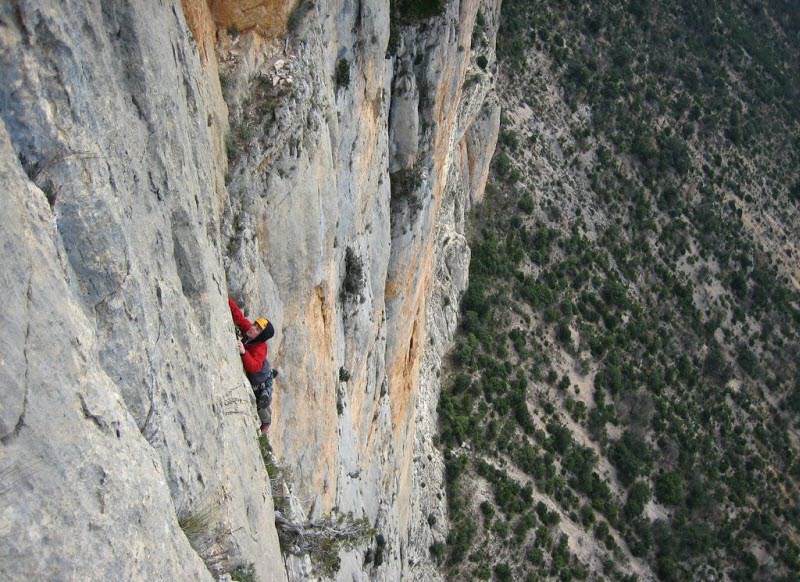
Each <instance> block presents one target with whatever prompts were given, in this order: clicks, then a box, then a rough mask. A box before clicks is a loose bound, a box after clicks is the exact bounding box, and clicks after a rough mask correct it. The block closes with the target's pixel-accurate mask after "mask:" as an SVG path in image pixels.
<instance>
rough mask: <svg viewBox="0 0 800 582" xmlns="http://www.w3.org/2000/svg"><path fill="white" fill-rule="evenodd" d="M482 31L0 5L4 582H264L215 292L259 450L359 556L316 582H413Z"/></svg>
mask: <svg viewBox="0 0 800 582" xmlns="http://www.w3.org/2000/svg"><path fill="white" fill-rule="evenodd" d="M497 7H498V2H496V1H495V0H483V1H478V0H466V1H464V2H449V3H446V4H445V5H444V6H443V7H442V11H441V13H440V14H437V15H435V16H432V17H429V18H426V19H424V20H417V21H410V20H407V19H405V18H400V17H399V15H398V12H396V11H395V12H394V14H393V13H392V7H391V6H390V5H389V3H386V2H383V3H378V2H372V1H369V2H367V1H364V2H360V3H356V4H350V3H344V2H324V1H323V2H316V3H314V4H310V3H309V4H300V5H299V6H296V5H295V3H293V2H233V1H231V2H224V1H214V2H208V3H205V2H201V1H192V0H185V1H184V2H183V3H182V5H181V3H178V2H177V1H175V2H169V1H168V2H164V3H163V5H150V3H134V2H116V3H115V2H93V3H66V4H64V3H56V2H52V3H47V2H15V3H13V5H9V6H4V7H3V8H1V9H0V63H1V68H0V75H2V83H1V84H0V85H1V86H0V104H2V129H0V138H2V139H0V147H2V156H1V157H0V167H2V173H0V180H1V181H2V186H3V191H4V193H5V200H4V202H3V205H2V221H1V222H0V224H2V230H0V236H1V237H2V239H3V247H4V250H5V252H4V253H3V255H2V258H1V259H0V261H2V263H3V271H2V272H3V278H4V288H5V289H7V290H8V291H7V292H8V293H9V297H8V300H7V301H6V302H4V307H3V309H2V310H0V317H1V318H2V322H3V324H4V325H3V330H4V331H3V332H2V334H0V337H2V340H3V347H4V354H3V359H2V367H0V373H2V375H3V385H4V390H3V394H2V397H0V398H1V400H0V412H2V416H0V429H1V430H2V435H0V436H2V443H3V447H2V449H0V479H2V483H0V485H2V489H0V495H2V497H0V519H2V520H3V521H2V523H3V526H4V527H3V528H2V529H1V530H0V532H1V534H0V535H2V536H3V538H4V540H3V543H4V544H5V547H7V548H8V550H9V551H8V552H5V555H4V556H3V557H2V558H0V572H2V573H3V574H4V577H7V578H10V579H14V578H18V577H20V576H22V575H28V576H30V575H38V576H40V577H43V578H49V577H52V578H56V579H64V578H67V579H72V578H77V579H99V578H104V579H116V578H119V577H121V578H145V577H146V578H149V579H162V578H165V579H166V578H181V579H186V578H191V579H203V578H210V577H211V574H210V573H209V570H210V571H211V572H213V573H214V574H219V573H221V572H223V571H231V570H232V569H234V568H235V567H236V566H238V565H241V564H250V563H252V564H254V566H255V569H256V572H257V573H258V575H259V577H260V579H261V580H273V579H274V580H281V579H285V578H286V573H285V570H284V567H283V561H282V559H281V556H280V553H279V548H278V542H277V535H276V532H275V529H274V526H273V523H274V519H273V509H272V500H271V492H270V485H269V479H268V476H267V474H266V472H265V470H264V468H263V465H262V462H261V460H260V458H259V452H258V445H257V442H256V439H255V437H254V435H255V433H256V417H255V412H254V406H253V400H252V395H251V392H250V389H249V385H248V384H247V381H246V379H245V378H244V376H243V374H242V373H241V366H240V363H239V358H238V356H237V354H236V350H235V348H234V344H233V337H234V336H233V331H232V327H231V325H230V323H229V319H230V318H229V314H228V312H227V306H226V303H225V298H226V295H227V294H229V293H230V294H232V295H234V296H235V297H237V299H239V300H240V301H242V302H243V303H244V304H245V310H246V312H247V313H248V314H249V315H250V314H252V315H258V314H264V315H266V316H267V317H269V318H270V319H271V320H272V321H273V322H274V323H275V325H276V328H277V330H278V333H277V335H276V337H275V338H273V340H271V342H270V359H271V360H272V362H273V364H274V365H275V366H277V367H278V368H279V369H281V372H282V374H281V376H280V378H279V382H278V383H277V386H276V396H275V402H274V404H273V413H274V423H273V424H274V426H273V429H272V430H271V441H272V444H273V446H274V448H275V450H276V452H277V454H278V456H279V457H280V458H281V460H282V462H283V463H285V464H287V465H289V466H290V467H291V469H292V474H293V479H292V486H293V488H294V492H295V494H296V496H297V498H298V499H299V500H300V502H301V505H302V506H303V509H304V510H305V511H306V512H307V514H308V515H313V514H315V513H316V514H319V513H327V512H329V511H331V510H332V509H333V508H334V507H336V508H338V509H339V510H340V511H345V512H347V511H352V512H353V513H354V514H355V515H357V516H365V517H367V518H368V519H369V521H370V522H371V523H373V524H375V527H376V529H377V530H378V531H379V532H380V540H381V543H380V544H379V548H377V549H378V551H377V552H376V551H374V550H375V548H373V552H372V554H371V555H372V560H371V561H370V562H369V563H368V564H365V560H364V551H365V549H366V548H362V549H359V550H356V551H352V552H350V553H349V554H347V555H345V556H343V562H342V568H341V569H340V573H339V578H340V579H348V580H350V579H386V580H394V579H398V578H399V577H406V578H409V579H410V578H414V579H423V578H435V577H436V576H437V574H436V570H435V568H434V567H433V565H432V564H431V563H430V560H429V558H428V552H427V548H428V546H429V545H430V543H432V541H434V540H435V539H438V538H437V535H438V536H439V537H441V533H437V531H439V532H440V531H443V530H441V529H438V530H437V529H436V528H437V527H439V528H440V527H441V525H443V522H444V512H443V509H442V507H441V505H440V504H441V503H442V501H441V499H438V498H437V497H441V495H439V496H437V495H436V494H437V492H438V490H439V489H440V487H441V462H440V461H438V460H437V459H436V458H435V456H434V453H433V450H432V448H431V446H430V439H431V436H432V433H433V429H434V427H435V420H434V419H433V416H432V415H433V413H434V411H435V401H436V395H437V390H438V387H437V385H436V369H437V366H438V361H439V358H440V357H441V354H442V352H443V349H444V346H445V345H446V343H447V341H449V337H450V334H452V331H453V329H454V326H455V316H456V309H457V304H458V297H459V293H460V291H461V290H463V288H464V286H465V284H466V264H467V262H468V248H467V246H466V243H465V241H464V239H463V236H462V233H463V227H464V212H465V209H466V208H468V207H469V205H470V204H472V203H473V202H474V201H475V200H477V199H479V198H480V196H481V194H482V189H483V185H484V183H485V179H486V172H487V167H488V161H489V158H490V157H491V152H492V151H493V148H494V142H495V140H496V134H497V126H498V121H499V109H498V106H497V103H496V100H495V99H493V98H492V97H491V95H492V91H491V88H492V85H493V70H494V67H495V65H494V56H493V55H494V48H493V47H494V34H495V32H496V25H495V22H496V12H497ZM479 12H480V15H479ZM390 37H391V38H390ZM434 513H435V514H436V515H438V516H440V517H441V519H440V520H439V522H438V523H439V524H441V525H439V526H435V527H434V529H433V530H431V529H430V527H431V526H430V524H431V521H432V520H429V519H428V515H430V514H434ZM198 523H199V524H200V525H201V526H202V527H200V528H199V529H200V530H201V531H199V532H198V531H196V530H197V529H198V528H196V527H193V526H197V525H198ZM20 524H21V525H22V528H21V531H22V533H23V535H19V531H20V530H19V529H18V528H19V525H20ZM87 550H88V551H87ZM86 556H92V557H91V558H90V559H89V558H86ZM297 572H298V570H296V568H295V564H293V563H290V568H289V573H290V577H292V578H296V577H302V576H303V575H302V574H298V573H297ZM103 573H105V574H103Z"/></svg>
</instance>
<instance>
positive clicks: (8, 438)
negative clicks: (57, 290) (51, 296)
mask: <svg viewBox="0 0 800 582" xmlns="http://www.w3.org/2000/svg"><path fill="white" fill-rule="evenodd" d="M32 269H33V266H32V265H31V267H30V270H31V271H32ZM32 292H33V284H32V281H31V279H30V278H28V290H27V292H26V293H25V296H26V298H27V302H26V304H25V312H26V313H27V314H28V315H27V317H26V319H27V321H28V327H27V328H26V329H25V343H24V344H23V345H24V347H23V351H22V353H23V355H24V357H25V396H24V397H23V398H22V412H21V413H20V415H19V418H18V419H17V423H16V425H14V430H12V431H11V432H10V433H8V434H7V435H5V436H3V438H2V439H0V441H2V443H3V444H4V445H9V444H11V443H12V442H14V440H16V438H17V437H18V436H19V433H20V431H21V430H22V427H23V426H25V413H26V412H27V410H28V392H29V391H30V380H29V377H28V373H29V371H30V363H29V361H28V339H29V338H30V335H31V317H30V313H31V294H32Z"/></svg>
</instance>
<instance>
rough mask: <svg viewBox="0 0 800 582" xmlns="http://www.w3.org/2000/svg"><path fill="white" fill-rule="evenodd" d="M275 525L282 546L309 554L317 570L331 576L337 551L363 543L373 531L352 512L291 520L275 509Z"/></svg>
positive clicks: (336, 563) (336, 566) (336, 565)
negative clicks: (312, 518) (315, 518)
mask: <svg viewBox="0 0 800 582" xmlns="http://www.w3.org/2000/svg"><path fill="white" fill-rule="evenodd" d="M275 525H276V526H277V528H278V537H279V539H280V542H281V550H282V551H283V552H284V553H289V554H294V555H296V556H300V555H304V554H308V555H309V556H311V561H312V563H313V564H314V569H315V571H316V572H317V574H319V575H320V576H324V577H334V576H335V575H336V572H338V571H339V567H340V565H341V560H340V559H339V552H341V551H347V550H352V549H354V548H356V547H358V546H360V545H362V544H365V543H366V542H367V541H368V540H369V539H370V538H372V537H373V536H374V535H375V529H374V528H373V527H372V526H371V525H370V524H369V522H368V521H367V519H366V518H363V517H362V518H360V519H354V518H353V514H352V513H348V514H347V515H343V514H339V513H335V512H334V513H332V514H331V515H328V516H325V517H322V518H321V519H318V520H314V521H308V522H305V523H294V522H292V521H290V520H288V519H286V518H285V517H283V516H282V515H280V514H279V513H276V514H275Z"/></svg>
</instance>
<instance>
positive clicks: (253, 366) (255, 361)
mask: <svg viewBox="0 0 800 582" xmlns="http://www.w3.org/2000/svg"><path fill="white" fill-rule="evenodd" d="M228 307H230V308H231V316H232V317H233V323H235V324H236V327H238V328H239V329H240V330H241V332H242V335H243V336H244V334H245V333H246V332H247V330H248V329H250V328H251V327H252V326H253V324H252V322H251V321H250V320H249V319H247V318H246V317H245V316H244V314H243V313H242V310H241V309H239V306H238V305H236V302H235V301H234V300H233V299H231V298H230V297H228ZM242 341H243V342H244V350H245V351H244V353H243V354H242V364H243V365H244V370H245V372H247V373H248V374H255V373H257V372H258V371H260V370H261V366H263V365H264V360H265V359H267V342H256V343H248V342H247V336H245V339H244V340H242Z"/></svg>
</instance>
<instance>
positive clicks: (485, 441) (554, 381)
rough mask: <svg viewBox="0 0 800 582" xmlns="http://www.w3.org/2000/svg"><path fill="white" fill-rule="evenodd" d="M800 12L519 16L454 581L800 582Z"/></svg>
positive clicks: (445, 432)
mask: <svg viewBox="0 0 800 582" xmlns="http://www.w3.org/2000/svg"><path fill="white" fill-rule="evenodd" d="M799 30H800V12H798V9H797V6H796V5H793V4H791V3H788V2H764V3H756V2H737V1H731V2H715V3H711V2H700V3H696V2H668V3H663V2H662V3H656V2H646V1H645V2H611V3H604V4H603V5H602V6H600V5H598V6H593V5H587V4H579V3H575V2H524V1H522V0H506V1H505V2H504V3H503V6H502V12H501V23H500V32H499V35H498V60H499V64H500V66H499V73H498V92H499V95H500V100H501V104H502V107H503V117H502V121H501V130H500V141H499V145H498V151H497V153H496V155H495V158H494V162H493V167H492V174H491V177H490V182H489V186H488V188H487V195H486V199H485V201H484V203H483V204H482V205H481V206H480V207H479V208H477V209H476V212H475V213H474V214H473V215H472V217H471V225H472V233H471V235H470V244H471V246H472V262H471V265H470V271H469V279H470V282H469V289H468V290H467V292H466V293H465V295H464V296H463V298H462V301H461V313H462V321H461V324H460V330H459V333H458V335H457V339H456V344H455V347H454V349H453V350H452V352H451V356H450V362H449V365H448V366H447V368H446V370H445V374H444V376H445V380H444V381H443V386H444V387H445V389H444V390H443V394H442V397H441V400H440V403H439V408H438V413H439V422H440V438H439V443H440V448H441V450H442V451H443V453H444V456H445V459H446V478H447V499H448V506H449V511H448V513H449V518H450V521H451V524H450V529H449V534H448V536H447V538H446V540H443V542H441V543H437V544H435V545H434V546H432V547H431V552H432V554H433V555H434V556H436V557H438V559H439V560H440V564H441V567H442V569H443V571H444V572H445V574H446V576H447V578H449V579H453V580H457V579H464V578H465V577H466V578H470V577H472V578H477V579H490V578H493V579H498V580H539V579H560V580H570V579H592V580H594V579H612V580H613V579H617V580H631V579H641V580H648V579H660V580H697V579H707V580H793V579H796V576H797V573H798V571H800V561H799V560H800V537H798V536H799V535H800V529H799V528H798V523H800V508H799V507H798V503H799V502H800V489H798V484H799V482H800V461H799V460H798V450H800V416H799V415H800V372H799V371H798V362H800V337H798V328H800V294H799V291H800V254H798V253H800V171H799V170H798V168H800V164H799V162H800V140H799V139H798V135H800V133H799V132H798V130H799V129H800V75H798V69H797V66H796V64H797V62H798V61H799V59H798V57H800V45H799V44H798V31H799Z"/></svg>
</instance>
